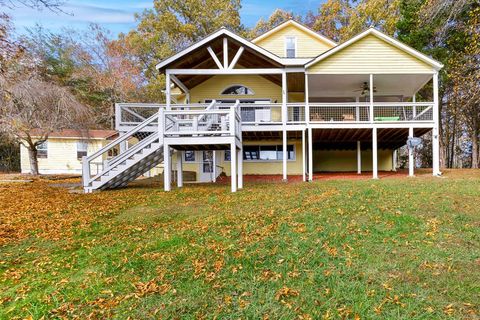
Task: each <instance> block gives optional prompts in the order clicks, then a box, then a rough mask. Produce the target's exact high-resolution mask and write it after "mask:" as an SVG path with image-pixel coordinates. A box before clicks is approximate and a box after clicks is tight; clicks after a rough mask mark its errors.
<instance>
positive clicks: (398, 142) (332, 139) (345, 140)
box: [312, 128, 431, 149]
mask: <svg viewBox="0 0 480 320" xmlns="http://www.w3.org/2000/svg"><path fill="white" fill-rule="evenodd" d="M430 130H431V129H428V128H420V129H414V136H415V137H421V136H423V135H424V134H426V133H428V132H429V131H430ZM312 134H313V144H314V147H315V148H316V149H356V148H357V141H360V142H362V143H363V146H362V148H364V149H371V146H372V129H314V130H313V132H312ZM407 139H408V129H399V128H396V129H377V143H378V148H379V149H397V148H400V147H401V146H403V145H405V144H406V141H407Z"/></svg>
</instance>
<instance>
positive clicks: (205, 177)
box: [198, 150, 213, 182]
mask: <svg viewBox="0 0 480 320" xmlns="http://www.w3.org/2000/svg"><path fill="white" fill-rule="evenodd" d="M200 154H201V158H200V159H201V161H200V170H199V172H200V174H199V177H198V178H199V179H198V181H200V182H211V181H213V151H211V150H207V151H200Z"/></svg>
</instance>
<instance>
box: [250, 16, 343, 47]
mask: <svg viewBox="0 0 480 320" xmlns="http://www.w3.org/2000/svg"><path fill="white" fill-rule="evenodd" d="M288 26H294V27H296V28H298V29H300V30H302V31H304V32H306V33H307V34H309V35H311V36H313V37H315V38H317V39H319V40H321V41H323V42H326V43H327V44H329V45H331V46H336V45H337V43H336V42H335V41H333V40H332V39H329V38H327V37H325V36H323V35H321V34H319V33H317V32H315V31H313V30H312V29H310V28H308V27H307V26H304V25H303V24H301V23H299V22H297V21H295V20H293V19H289V20H287V21H285V22H282V23H281V24H279V25H278V26H276V27H275V28H273V29H271V30H269V31H267V32H265V33H264V34H261V35H260V36H258V37H256V38H255V39H253V40H252V42H253V43H257V42H259V41H261V40H263V39H265V38H267V37H269V36H270V35H272V34H274V33H276V32H277V31H280V30H282V29H283V28H286V27H288Z"/></svg>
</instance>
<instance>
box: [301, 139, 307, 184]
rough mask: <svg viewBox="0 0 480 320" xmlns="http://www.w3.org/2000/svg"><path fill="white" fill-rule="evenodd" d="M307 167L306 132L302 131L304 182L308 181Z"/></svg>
mask: <svg viewBox="0 0 480 320" xmlns="http://www.w3.org/2000/svg"><path fill="white" fill-rule="evenodd" d="M306 166H307V159H306V152H305V130H302V179H303V181H307V175H306Z"/></svg>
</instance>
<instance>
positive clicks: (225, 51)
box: [223, 38, 228, 69]
mask: <svg viewBox="0 0 480 320" xmlns="http://www.w3.org/2000/svg"><path fill="white" fill-rule="evenodd" d="M223 68H225V69H227V68H228V40H227V38H223Z"/></svg>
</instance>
